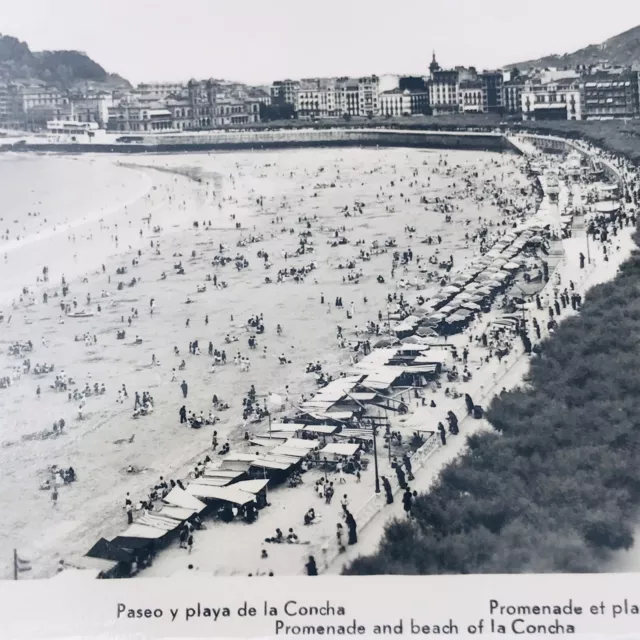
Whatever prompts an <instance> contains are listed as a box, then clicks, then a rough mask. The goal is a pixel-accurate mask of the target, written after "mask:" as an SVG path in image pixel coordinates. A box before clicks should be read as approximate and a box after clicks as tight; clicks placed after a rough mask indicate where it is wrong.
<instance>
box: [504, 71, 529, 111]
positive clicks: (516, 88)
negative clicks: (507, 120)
mask: <svg viewBox="0 0 640 640" xmlns="http://www.w3.org/2000/svg"><path fill="white" fill-rule="evenodd" d="M525 81H526V78H523V77H521V76H515V77H511V79H509V80H507V81H505V82H504V83H503V90H504V111H505V113H508V114H519V113H522V91H523V89H524V85H525Z"/></svg>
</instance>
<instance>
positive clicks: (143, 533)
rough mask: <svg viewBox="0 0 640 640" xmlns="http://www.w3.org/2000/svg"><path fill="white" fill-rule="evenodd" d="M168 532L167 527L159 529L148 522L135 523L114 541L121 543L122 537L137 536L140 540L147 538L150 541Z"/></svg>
mask: <svg viewBox="0 0 640 640" xmlns="http://www.w3.org/2000/svg"><path fill="white" fill-rule="evenodd" d="M166 534H167V531H166V530H165V529H158V528H157V527H150V526H148V525H146V524H138V523H134V524H132V525H131V526H130V527H129V528H128V529H127V530H126V531H124V532H123V533H121V534H120V535H119V536H118V537H117V538H114V539H113V542H114V543H115V544H118V545H120V543H119V542H118V541H119V540H120V538H136V539H138V540H145V541H146V542H149V541H151V540H158V539H159V538H162V537H163V536H165V535H166ZM120 546H122V545H120ZM125 548H127V547H125Z"/></svg>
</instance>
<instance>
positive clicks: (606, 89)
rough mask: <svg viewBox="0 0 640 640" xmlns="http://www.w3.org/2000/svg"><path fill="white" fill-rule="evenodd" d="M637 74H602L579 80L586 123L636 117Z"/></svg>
mask: <svg viewBox="0 0 640 640" xmlns="http://www.w3.org/2000/svg"><path fill="white" fill-rule="evenodd" d="M638 91H639V89H638V73H637V72H635V71H624V72H622V73H619V74H613V73H607V72H601V73H595V74H591V75H585V76H583V77H582V78H581V79H580V92H581V94H582V105H583V109H582V110H583V117H584V118H585V119H587V120H607V119H611V118H634V117H636V116H638V115H639V112H640V104H639V98H638Z"/></svg>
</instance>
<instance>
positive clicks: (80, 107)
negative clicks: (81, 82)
mask: <svg viewBox="0 0 640 640" xmlns="http://www.w3.org/2000/svg"><path fill="white" fill-rule="evenodd" d="M69 107H70V108H69V119H68V120H69V121H70V122H95V123H96V124H98V125H99V126H100V127H103V128H104V127H106V126H107V123H108V122H109V109H110V108H111V107H113V94H112V93H111V92H109V91H98V92H95V93H86V94H72V95H70V96H69Z"/></svg>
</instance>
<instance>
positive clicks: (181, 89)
mask: <svg viewBox="0 0 640 640" xmlns="http://www.w3.org/2000/svg"><path fill="white" fill-rule="evenodd" d="M186 92H187V85H186V84H185V83H184V82H146V83H142V84H139V85H138V86H137V87H136V88H135V89H134V90H133V92H132V93H133V95H134V96H136V97H137V98H142V99H143V100H144V99H145V98H147V99H149V98H151V99H153V100H156V101H162V100H166V99H167V98H169V97H170V96H175V97H180V96H184V95H185V94H186Z"/></svg>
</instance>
